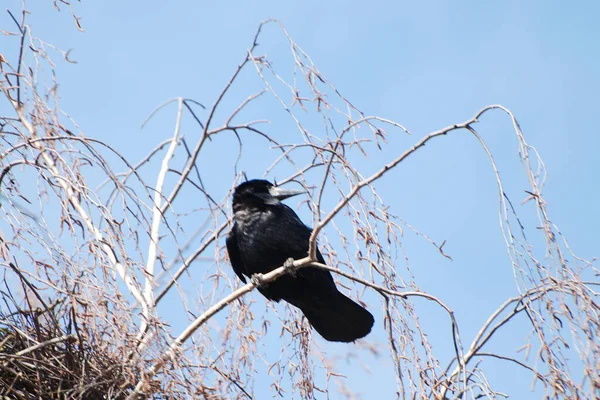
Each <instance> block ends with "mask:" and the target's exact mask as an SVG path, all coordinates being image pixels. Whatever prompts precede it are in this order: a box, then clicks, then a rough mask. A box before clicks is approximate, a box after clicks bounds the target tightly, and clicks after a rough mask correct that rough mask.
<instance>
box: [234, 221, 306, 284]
mask: <svg viewBox="0 0 600 400" xmlns="http://www.w3.org/2000/svg"><path fill="white" fill-rule="evenodd" d="M235 218H236V224H237V229H238V230H237V233H238V234H237V242H238V247H239V249H240V255H241V258H242V261H243V262H244V264H245V266H246V268H247V269H248V270H250V271H252V272H254V273H256V272H263V273H264V272H268V271H271V270H273V269H274V268H277V267H279V266H281V265H282V264H283V263H284V262H285V260H287V259H288V258H290V257H292V258H300V257H303V256H305V254H302V253H305V252H306V251H304V252H303V251H301V249H299V247H303V246H302V244H303V243H302V241H301V240H298V238H297V233H296V232H295V231H294V229H293V226H291V224H288V223H287V222H286V220H285V219H282V218H278V216H277V215H276V214H274V213H273V212H269V211H264V212H240V213H236V215H235Z"/></svg>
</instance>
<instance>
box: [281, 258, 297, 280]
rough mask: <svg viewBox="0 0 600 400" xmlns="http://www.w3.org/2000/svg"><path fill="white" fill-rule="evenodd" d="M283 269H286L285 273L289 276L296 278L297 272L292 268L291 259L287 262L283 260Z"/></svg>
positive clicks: (292, 261)
mask: <svg viewBox="0 0 600 400" xmlns="http://www.w3.org/2000/svg"><path fill="white" fill-rule="evenodd" d="M283 267H284V268H285V269H286V271H287V273H288V274H290V275H291V276H292V277H294V278H295V277H296V272H297V271H298V270H297V268H296V267H295V266H294V259H293V258H291V257H290V258H288V259H287V260H285V262H284V263H283Z"/></svg>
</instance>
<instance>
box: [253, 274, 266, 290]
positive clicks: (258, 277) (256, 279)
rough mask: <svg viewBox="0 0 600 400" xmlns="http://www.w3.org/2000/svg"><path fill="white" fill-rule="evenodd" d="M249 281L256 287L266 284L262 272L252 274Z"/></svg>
mask: <svg viewBox="0 0 600 400" xmlns="http://www.w3.org/2000/svg"><path fill="white" fill-rule="evenodd" d="M250 282H252V284H253V285H254V286H256V287H263V286H265V285H266V283H265V279H264V275H263V274H254V275H252V276H251V277H250Z"/></svg>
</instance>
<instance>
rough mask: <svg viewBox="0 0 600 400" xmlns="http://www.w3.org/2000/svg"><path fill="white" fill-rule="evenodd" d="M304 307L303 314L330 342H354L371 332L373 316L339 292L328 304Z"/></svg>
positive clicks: (313, 304) (314, 303) (322, 303)
mask: <svg viewBox="0 0 600 400" xmlns="http://www.w3.org/2000/svg"><path fill="white" fill-rule="evenodd" d="M319 303H320V304H317V303H316V302H312V303H311V304H307V305H303V306H302V307H300V308H301V310H302V312H303V313H304V315H305V316H306V318H307V319H308V321H309V322H310V324H311V325H312V326H313V328H315V330H316V331H317V332H319V334H320V335H321V336H323V338H325V339H326V340H329V341H330V342H352V341H354V340H356V339H360V338H362V337H364V336H366V335H367V334H368V333H369V332H371V327H372V326H373V322H374V319H373V315H371V313H370V312H369V311H367V310H366V309H365V308H363V307H362V306H360V305H359V304H357V303H355V302H354V301H353V300H351V299H349V298H348V297H346V296H344V295H343V294H342V293H340V292H337V294H336V296H335V297H334V298H333V299H329V300H328V301H326V302H319Z"/></svg>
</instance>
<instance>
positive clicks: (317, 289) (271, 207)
mask: <svg viewBox="0 0 600 400" xmlns="http://www.w3.org/2000/svg"><path fill="white" fill-rule="evenodd" d="M300 193H304V192H303V191H293V190H285V189H281V188H279V187H276V186H274V185H273V184H272V183H270V182H268V181H266V180H259V179H254V180H250V181H247V182H244V183H242V184H241V185H239V186H238V187H237V188H236V189H235V191H234V193H233V202H232V203H233V212H234V215H233V219H234V225H233V228H232V229H231V232H229V234H228V235H227V252H228V254H229V259H230V261H231V266H232V267H233V270H234V272H235V273H236V275H237V276H238V277H239V278H240V279H241V280H242V282H244V283H246V276H247V277H249V278H252V276H253V275H254V274H264V273H267V272H270V271H272V270H274V269H276V268H278V267H280V266H282V265H284V264H285V263H286V261H287V260H288V259H290V258H293V259H296V260H297V259H300V258H304V257H306V256H308V244H309V238H310V235H311V232H312V229H311V228H309V227H308V226H306V225H304V223H302V221H301V220H300V218H299V217H298V215H296V213H295V212H294V211H293V210H292V209H291V208H290V207H288V206H287V205H285V204H283V203H282V202H281V200H284V199H287V198H288V197H291V196H295V195H297V194H300ZM317 261H318V262H319V263H322V264H325V260H324V259H323V256H322V255H321V252H319V250H318V249H317ZM258 291H259V292H260V293H262V294H263V296H265V297H266V298H267V299H270V300H273V301H277V302H279V301H280V300H285V301H287V302H288V303H290V304H292V305H294V306H296V307H298V308H299V309H300V310H301V311H302V313H303V314H304V316H305V317H306V318H307V319H308V321H309V322H310V324H311V325H312V327H313V328H315V330H316V331H317V332H318V333H319V334H320V335H321V336H323V338H325V339H326V340H328V341H332V342H352V341H354V340H356V339H359V338H362V337H364V336H366V335H367V334H368V333H369V332H370V331H371V327H372V326H373V322H374V319H373V315H371V313H370V312H369V311H367V310H366V309H365V308H363V307H362V306H360V305H358V304H357V303H355V302H354V301H352V300H351V299H349V298H348V297H346V296H345V295H343V294H342V293H340V292H339V291H338V289H337V287H336V285H335V282H334V281H333V277H332V276H331V273H330V272H329V271H326V270H323V269H320V268H316V267H303V268H301V269H299V270H298V271H296V273H294V274H286V275H283V276H281V277H279V278H278V279H276V280H275V281H273V282H270V283H268V284H265V285H262V286H259V287H258Z"/></svg>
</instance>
